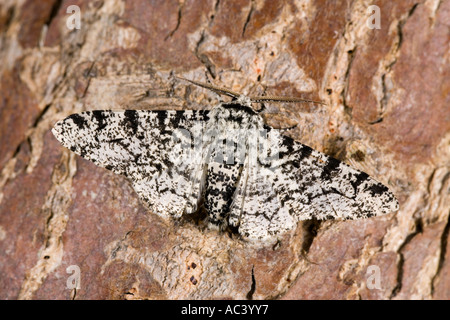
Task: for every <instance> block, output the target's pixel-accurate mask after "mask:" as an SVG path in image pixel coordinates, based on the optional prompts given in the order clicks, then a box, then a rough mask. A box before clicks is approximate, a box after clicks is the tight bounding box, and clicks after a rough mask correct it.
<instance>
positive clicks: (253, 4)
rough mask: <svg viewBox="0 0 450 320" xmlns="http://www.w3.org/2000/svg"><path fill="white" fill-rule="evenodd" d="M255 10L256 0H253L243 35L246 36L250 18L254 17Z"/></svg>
mask: <svg viewBox="0 0 450 320" xmlns="http://www.w3.org/2000/svg"><path fill="white" fill-rule="evenodd" d="M254 10H255V0H251V4H250V10H249V11H248V14H247V19H246V20H245V23H244V27H243V28H242V37H244V36H245V30H247V26H248V24H249V22H250V19H251V17H252V14H253V11H254Z"/></svg>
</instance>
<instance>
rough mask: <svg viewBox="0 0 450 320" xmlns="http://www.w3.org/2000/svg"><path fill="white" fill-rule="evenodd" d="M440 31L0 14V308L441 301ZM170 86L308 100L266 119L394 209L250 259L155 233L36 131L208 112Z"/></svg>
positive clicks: (445, 98)
mask: <svg viewBox="0 0 450 320" xmlns="http://www.w3.org/2000/svg"><path fill="white" fill-rule="evenodd" d="M70 5H76V6H78V8H79V9H80V18H81V21H80V22H81V23H80V29H71V28H70V26H71V23H70V22H71V21H73V20H71V19H74V18H75V16H74V14H75V13H74V12H73V11H70V12H69V13H67V8H68V7H69V6H70ZM370 5H376V6H377V7H378V8H379V14H380V20H379V27H380V28H379V29H377V28H374V26H376V22H377V20H376V18H377V16H376V12H377V10H376V8H375V9H374V10H375V11H373V10H370V9H369V6H370ZM374 14H375V16H374ZM448 21H450V2H449V1H436V0H427V1H408V0H405V1H375V2H369V1H363V0H361V1H357V0H355V1H350V0H348V1H320V0H316V1H295V0H286V1H270V0H237V1H220V0H210V1H207V0H179V1H175V0H173V1H150V2H149V1H140V0H139V1H120V0H111V1H81V0H78V1H56V0H47V1H32V0H28V1H21V2H20V3H16V2H15V1H6V2H3V3H2V4H0V36H1V40H0V59H1V61H2V62H3V63H2V64H1V65H0V73H1V80H0V88H1V89H0V90H1V95H2V99H1V100H0V275H1V276H0V286H1V288H2V290H1V291H0V299H225V298H227V299H228V298H231V299H274V298H275V299H278V298H282V299H450V262H449V261H450V257H449V255H450V248H449V246H450V243H449V242H448V237H449V226H450V225H449V214H450V208H449V204H450V196H449V188H450V179H449V177H450V174H449V172H450V170H449V168H450V163H449V159H450V150H449V149H450V148H449V143H450V134H449V133H450V118H449V116H450V113H449V109H448V106H449V104H450V98H449V97H450V94H449V92H450V91H449V90H450V82H449V81H450V80H449V79H450V76H449V74H450V67H449V66H450V63H449V61H448V60H449V56H448V52H449V51H450V50H449V49H450V48H449V41H448V30H449V29H448V28H449V24H448ZM174 74H176V75H180V76H183V77H185V78H189V79H195V80H199V81H203V82H204V81H205V75H208V77H209V78H210V79H211V81H212V82H213V83H214V84H216V85H221V86H225V87H229V88H230V89H232V90H234V91H238V92H248V93H250V94H254V93H256V94H262V93H266V94H270V95H279V96H283V95H284V96H302V97H305V98H309V99H314V100H321V101H324V102H325V103H326V105H325V106H317V105H299V104H280V103H276V104H269V105H267V107H268V109H269V110H268V113H267V116H266V118H267V119H266V120H267V121H268V123H269V124H271V125H273V126H278V127H289V126H290V125H291V124H292V122H294V123H297V124H298V126H297V127H296V128H295V129H293V130H290V131H288V132H287V133H286V134H287V135H290V136H291V137H293V138H294V139H296V140H298V141H301V142H302V143H304V144H307V145H309V146H311V147H313V148H315V149H317V150H319V151H322V152H325V153H327V154H329V155H332V156H334V157H336V158H338V159H340V160H342V161H344V162H347V163H348V164H350V165H352V166H353V167H355V168H357V169H359V170H363V171H365V172H367V173H368V174H369V175H371V176H372V177H374V178H375V179H377V180H379V181H381V182H383V183H384V184H386V185H388V186H389V188H390V189H391V190H393V192H394V193H395V194H396V195H397V197H398V199H399V202H400V209H399V211H398V212H394V213H391V214H389V215H386V216H383V217H378V218H371V219H367V220H358V221H326V222H316V221H306V222H300V223H299V224H298V227H297V229H296V230H294V231H293V232H292V233H290V234H287V235H285V237H284V238H283V239H282V240H281V241H279V242H276V243H265V244H264V245H260V246H255V245H250V244H248V243H246V242H243V241H242V240H239V239H238V238H237V237H236V236H234V235H232V236H230V235H229V234H227V233H223V232H218V231H214V230H208V229H206V228H202V227H201V226H199V225H197V224H195V223H194V222H193V221H184V220H183V221H164V220H162V219H161V218H159V217H158V216H157V215H156V214H154V213H151V212H149V211H148V210H146V209H145V208H144V206H143V205H142V204H141V203H140V201H139V199H138V197H137V195H136V194H135V193H134V191H133V189H132V187H131V185H130V183H129V182H128V181H127V180H126V179H125V178H124V177H121V176H117V175H115V174H113V173H112V172H109V171H107V170H105V169H102V168H99V167H97V166H95V165H93V164H92V163H90V162H88V161H86V160H83V159H82V158H80V157H78V156H76V155H74V154H73V153H71V152H70V151H69V150H66V149H64V148H63V147H61V146H60V145H59V143H58V141H57V140H56V139H55V138H54V136H53V135H52V134H51V132H50V130H51V128H52V126H53V125H54V123H55V122H56V121H58V120H60V119H62V118H64V117H66V116H68V115H69V114H72V113H75V112H80V111H83V110H101V109H171V110H173V109H176V110H184V109H211V108H212V107H213V106H214V105H215V104H217V103H218V99H217V96H216V95H215V94H213V93H211V92H208V91H207V90H204V89H200V88H198V87H195V86H192V85H189V84H187V83H182V82H180V81H177V80H176V79H175V78H174V77H173V75H174ZM71 266H72V267H71ZM73 266H75V267H73ZM77 270H78V271H79V280H80V283H79V286H78V288H76V287H75V288H74V286H73V284H74V282H71V281H72V280H73V279H74V278H73V277H72V276H77V275H78V273H77V272H78V271H77Z"/></svg>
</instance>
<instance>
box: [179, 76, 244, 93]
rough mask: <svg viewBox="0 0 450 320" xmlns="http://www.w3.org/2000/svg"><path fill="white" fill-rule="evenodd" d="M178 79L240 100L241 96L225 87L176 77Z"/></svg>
mask: <svg viewBox="0 0 450 320" xmlns="http://www.w3.org/2000/svg"><path fill="white" fill-rule="evenodd" d="M176 78H177V79H180V80H184V81H188V82H190V83H192V84H195V85H197V86H199V87H202V88H205V89H209V90H212V91H214V92H216V93H218V94H224V95H227V96H229V97H232V98H239V97H240V96H241V95H240V94H239V93H237V92H234V91H232V90H230V89H227V88H224V87H219V86H215V85H212V84H207V83H203V82H199V81H195V80H190V79H186V78H182V77H178V76H176Z"/></svg>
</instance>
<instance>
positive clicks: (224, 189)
mask: <svg viewBox="0 0 450 320" xmlns="http://www.w3.org/2000/svg"><path fill="white" fill-rule="evenodd" d="M188 81H191V80H188ZM191 82H193V83H195V84H197V85H200V86H203V87H207V88H210V89H212V90H214V91H216V92H218V93H221V94H227V95H229V96H232V97H233V100H232V101H231V102H222V103H220V104H218V105H217V106H216V107H215V108H213V109H212V110H211V111H205V110H199V111H194V110H186V111H150V110H125V111H86V112H81V113H78V114H73V115H71V116H69V117H67V118H66V119H64V120H61V121H59V122H58V123H56V125H55V126H54V128H53V130H52V132H53V134H54V135H55V137H56V138H57V139H58V140H59V141H60V142H61V144H62V145H63V146H64V147H66V148H69V149H70V150H71V151H73V152H75V153H76V154H78V155H80V156H82V157H83V158H85V159H88V160H90V161H93V162H94V163H95V164H97V165H99V166H101V167H104V168H106V169H108V170H111V171H113V172H114V173H117V174H121V175H124V176H126V177H127V178H129V179H130V180H131V183H132V185H133V188H134V190H135V191H136V193H137V194H138V195H139V197H140V199H141V200H142V201H143V202H144V203H145V204H146V205H147V206H148V208H149V209H150V210H151V211H152V212H155V213H157V214H158V215H160V216H162V217H164V218H168V217H172V218H180V217H181V216H182V215H183V214H192V213H194V212H196V211H197V210H199V205H200V204H202V206H203V207H204V209H205V210H206V212H207V220H208V225H209V226H211V227H215V228H218V229H222V230H223V229H225V228H226V227H227V226H231V227H236V228H238V229H237V230H238V231H239V234H240V235H241V236H242V237H243V238H244V239H249V240H267V239H271V238H274V237H277V236H279V235H281V234H283V233H284V232H286V231H288V230H290V229H292V228H294V226H295V225H296V223H297V221H299V220H308V219H319V220H324V219H339V218H341V219H357V218H368V217H371V216H377V215H381V214H386V213H389V212H391V211H395V210H397V209H398V202H397V200H396V198H395V197H394V195H393V194H392V193H391V192H390V191H389V190H388V188H387V187H386V186H384V185H383V184H381V183H379V182H377V181H375V180H374V179H372V178H370V177H369V176H368V175H367V174H366V173H364V172H361V171H358V170H355V169H353V168H351V167H350V166H348V165H346V164H345V163H343V162H340V161H338V160H336V159H334V158H332V157H329V156H327V155H325V154H322V153H320V152H318V151H316V150H313V149H312V148H310V147H308V146H306V145H303V144H301V143H300V142H297V141H295V140H293V139H291V138H289V137H287V136H285V135H282V134H281V132H280V130H276V129H274V128H271V127H270V126H267V125H266V124H264V121H263V119H262V117H261V116H260V115H259V112H257V111H255V110H254V109H253V108H252V106H251V103H252V102H255V101H257V102H261V101H264V100H278V101H280V100H281V101H294V102H296V101H304V100H302V99H296V98H280V97H254V98H250V97H247V96H244V95H239V94H237V93H235V92H233V91H230V90H227V89H223V88H219V87H215V86H212V85H206V84H202V83H198V82H194V81H191Z"/></svg>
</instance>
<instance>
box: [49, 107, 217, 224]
mask: <svg viewBox="0 0 450 320" xmlns="http://www.w3.org/2000/svg"><path fill="white" fill-rule="evenodd" d="M207 120H208V111H193V110H190V111H149V110H139V111H134V110H126V111H86V112H82V113H79V114H73V115H71V116H69V117H68V118H66V119H64V120H62V121H59V122H58V123H57V124H56V125H55V126H54V129H53V134H54V135H55V137H56V138H57V139H58V140H59V141H60V142H61V143H62V145H63V146H65V147H67V148H69V149H70V150H72V151H73V152H75V153H77V154H78V155H80V156H82V157H83V158H85V159H88V160H91V161H93V162H94V163H95V164H97V165H99V166H101V167H104V168H106V169H108V170H111V171H113V172H115V173H117V174H122V175H125V176H126V177H128V178H129V179H131V181H132V183H133V187H134V189H135V191H136V192H137V194H138V195H139V197H140V198H141V199H142V200H143V201H144V202H145V203H146V204H147V205H148V207H149V208H150V210H152V211H153V212H155V213H157V214H159V215H161V216H163V217H168V216H171V217H180V216H181V215H182V214H183V213H184V212H187V213H191V212H194V211H195V210H196V209H197V203H198V200H199V198H200V196H201V181H202V180H203V171H204V170H203V159H202V152H203V151H202V150H201V146H202V144H203V142H202V141H195V139H194V137H198V136H201V134H200V133H201V131H202V125H203V123H204V122H205V121H207ZM194 144H196V145H195V146H194Z"/></svg>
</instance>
